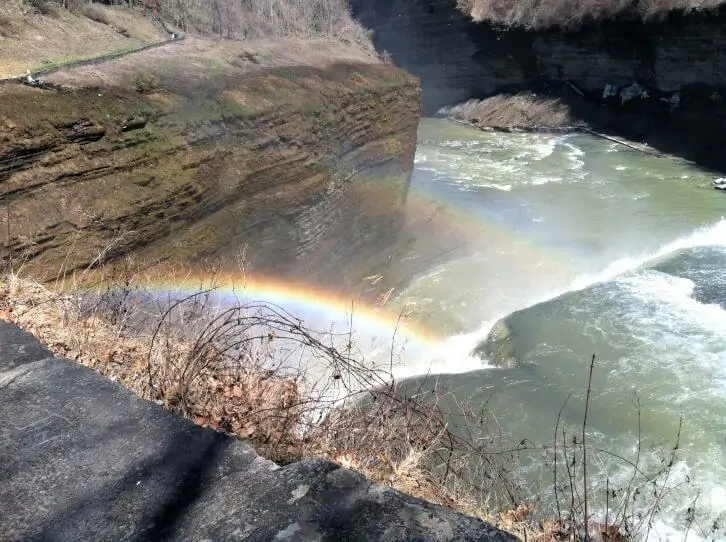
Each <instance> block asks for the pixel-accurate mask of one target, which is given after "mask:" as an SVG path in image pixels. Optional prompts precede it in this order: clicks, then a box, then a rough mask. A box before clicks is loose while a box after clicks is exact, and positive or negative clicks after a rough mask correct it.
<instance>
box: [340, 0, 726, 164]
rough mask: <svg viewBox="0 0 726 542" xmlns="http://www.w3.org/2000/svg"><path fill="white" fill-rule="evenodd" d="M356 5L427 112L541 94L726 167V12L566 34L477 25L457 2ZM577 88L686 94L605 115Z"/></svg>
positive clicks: (600, 25) (357, 1)
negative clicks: (417, 82) (416, 85)
mask: <svg viewBox="0 0 726 542" xmlns="http://www.w3.org/2000/svg"><path fill="white" fill-rule="evenodd" d="M353 5H354V8H355V9H354V11H355V14H356V16H357V17H358V18H359V19H360V20H361V21H362V22H363V24H365V25H366V26H367V27H368V28H370V29H371V30H373V31H374V40H375V43H376V47H377V48H378V49H379V50H380V51H387V52H388V53H389V54H390V55H391V57H392V59H393V61H394V62H395V63H396V64H397V65H399V66H401V67H403V68H404V69H407V70H409V71H411V72H412V73H414V74H415V75H417V76H419V77H420V78H421V81H422V86H423V106H424V112H425V113H426V114H433V113H435V112H436V111H437V110H438V109H439V108H440V107H442V106H445V105H450V104H453V103H457V102H461V101H463V100H466V99H468V98H472V97H473V98H483V97H486V96H490V95H492V94H496V93H501V92H508V93H513V92H517V91H522V90H527V91H535V92H538V93H541V94H544V95H552V96H557V97H560V98H562V99H565V100H566V101H568V102H569V103H571V104H572V105H573V107H574V109H575V111H576V112H577V113H578V114H580V115H581V116H583V117H584V118H585V120H587V121H591V123H592V124H593V126H594V127H595V128H598V129H602V130H609V131H612V132H616V133H621V134H622V135H625V136H628V137H633V138H638V139H646V140H648V142H649V143H650V144H652V145H654V146H661V147H662V148H663V150H665V151H669V152H676V153H680V154H683V155H684V156H686V157H687V158H690V159H694V160H696V161H699V162H703V163H704V164H706V165H713V166H718V167H722V166H723V165H725V164H723V162H724V159H723V158H720V155H721V154H722V153H721V151H720V144H718V142H719V141H720V140H721V130H720V125H721V124H722V122H723V121H724V120H726V10H724V9H721V10H714V11H708V12H706V11H703V12H696V13H691V14H688V15H684V14H678V13H672V14H670V15H669V16H667V17H665V18H661V19H659V20H653V21H650V22H642V21H641V20H639V19H636V18H634V17H632V18H629V17H628V15H627V14H622V15H620V16H619V18H615V19H607V20H602V21H598V22H593V23H590V24H588V25H586V26H584V27H581V28H579V29H578V30H577V31H569V32H564V31H562V30H559V29H557V28H553V29H549V30H546V31H527V30H524V29H521V28H510V29H505V28H502V27H499V26H497V25H493V24H490V23H475V22H473V21H471V20H470V19H469V18H468V17H467V16H466V15H464V14H462V13H460V12H459V11H457V9H456V1H455V0H413V1H403V0H393V1H387V2H384V1H381V0H354V2H353ZM568 82H572V83H574V85H576V86H577V87H579V88H580V89H582V90H583V91H584V92H585V93H586V94H589V95H590V96H591V97H594V98H596V99H597V98H599V97H602V94H603V90H604V88H605V85H608V84H611V85H618V86H620V87H623V86H627V85H631V84H632V83H634V82H638V83H639V84H641V85H644V86H646V87H649V88H651V89H654V90H655V91H656V92H657V93H662V94H663V95H665V96H667V95H668V94H671V93H676V92H678V93H679V99H680V102H679V104H678V107H676V108H671V107H670V105H669V104H667V103H666V102H665V101H659V100H655V104H656V107H653V103H652V102H653V100H651V103H649V104H648V107H643V108H640V109H639V108H638V106H637V105H636V104H635V103H632V104H629V106H627V107H624V108H620V107H617V108H612V107H611V108H609V109H608V110H607V111H602V110H599V109H597V108H591V107H584V106H583V104H581V103H579V102H580V101H581V96H579V95H578V94H576V93H575V92H572V91H571V90H570V89H571V87H568V85H567V83H568ZM659 104H660V105H659ZM684 136H686V137H684ZM691 136H693V137H692V138H691ZM688 138H691V139H693V141H690V142H689V141H684V139H688Z"/></svg>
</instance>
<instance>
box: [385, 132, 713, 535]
mask: <svg viewBox="0 0 726 542" xmlns="http://www.w3.org/2000/svg"><path fill="white" fill-rule="evenodd" d="M712 178H713V176H712V175H711V174H709V173H708V172H705V171H703V170H701V169H699V168H697V167H696V166H694V165H692V164H689V163H686V162H683V161H678V160H675V159H672V158H667V157H666V158H664V157H657V156H654V155H649V154H646V153H642V152H638V151H635V150H632V149H629V148H627V147H625V146H623V145H620V144H618V143H615V142H612V141H609V140H606V139H603V138H598V137H595V136H592V135H587V134H567V135H547V134H503V133H484V132H479V131H475V130H473V129H470V128H468V127H465V126H461V125H456V124H451V123H448V122H445V121H443V120H434V119H425V120H424V121H423V122H422V123H421V126H420V133H419V148H418V152H417V155H416V169H415V174H414V179H413V183H412V196H411V197H412V198H413V201H415V199H416V198H424V199H428V200H430V201H434V202H437V203H438V204H439V205H440V208H441V212H442V213H447V214H448V215H450V217H453V219H454V220H456V221H457V224H458V226H457V227H459V228H460V229H461V230H462V231H464V232H465V234H466V236H467V242H468V251H467V253H466V254H465V255H464V256H462V257H458V258H456V259H454V260H451V261H447V262H445V263H442V264H440V265H437V266H436V267H434V268H433V269H429V270H427V271H426V272H425V273H422V274H421V275H419V276H417V277H415V278H414V279H413V280H412V281H411V282H410V284H409V285H408V286H407V288H406V289H405V290H404V291H403V292H401V293H400V294H399V295H398V296H397V297H396V298H395V299H394V300H392V302H391V305H390V306H391V307H392V308H399V309H401V308H403V307H407V308H409V310H410V309H412V310H413V318H414V319H416V320H417V321H418V322H420V323H421V324H423V325H425V326H427V327H429V328H431V329H436V330H439V332H440V333H442V334H443V335H446V336H448V337H449V338H448V339H446V340H444V342H443V344H444V345H445V346H444V347H443V348H440V349H438V351H437V353H436V354H435V355H433V356H430V357H429V358H427V359H426V361H419V362H416V361H410V362H409V367H408V369H407V375H408V376H415V375H416V374H420V373H425V372H427V371H429V370H430V368H429V365H428V364H429V363H431V362H432V361H433V362H435V369H434V370H435V371H436V372H439V373H443V376H441V377H440V379H441V383H442V384H441V385H442V386H443V387H444V388H445V389H447V390H448V391H451V392H452V393H453V394H454V395H455V396H456V397H458V398H459V399H461V400H467V401H468V402H469V403H471V404H474V405H477V404H484V403H485V402H486V403H487V408H488V409H489V411H490V412H492V413H493V414H494V415H496V418H497V420H498V423H499V425H500V427H502V428H503V430H504V433H505V435H506V437H507V438H509V439H511V441H512V442H514V443H516V442H519V441H521V440H522V439H528V440H529V441H532V442H534V443H538V444H546V443H550V442H552V438H553V430H554V427H555V424H556V422H557V416H558V413H559V412H560V409H561V408H562V407H563V405H564V404H565V403H566V402H567V406H566V407H565V409H564V410H563V411H562V416H563V422H565V423H572V424H574V425H577V424H580V423H581V421H582V416H583V407H584V396H585V390H586V388H587V380H588V372H589V361H590V359H591V357H592V355H593V354H594V355H595V356H596V361H595V366H594V372H593V383H592V395H591V400H590V413H589V420H588V424H587V429H588V432H587V436H588V440H589V442H590V443H591V445H592V446H594V447H599V448H602V449H605V450H608V451H610V452H612V453H615V454H617V455H621V456H623V457H626V458H631V459H633V460H634V458H635V457H636V456H637V452H638V450H640V456H641V457H640V459H639V461H640V465H641V467H642V468H643V469H644V470H645V471H649V470H650V471H654V470H657V468H658V466H659V465H661V464H662V461H663V457H664V455H665V456H667V455H668V454H669V453H670V451H671V448H672V447H673V446H674V445H675V443H676V441H677V440H678V438H679V437H678V428H679V424H680V420H681V419H682V429H681V434H680V439H679V440H678V442H679V450H678V451H677V456H676V460H675V462H674V464H673V466H672V468H671V469H670V471H671V473H670V475H669V479H668V481H667V485H669V487H676V489H675V490H673V491H669V492H666V494H664V496H663V498H662V506H661V508H662V510H661V511H660V513H659V514H658V515H657V517H654V521H653V528H652V529H650V532H649V536H650V537H652V538H654V539H666V538H668V539H672V540H675V539H677V540H682V539H683V538H688V539H689V540H691V539H693V540H700V539H709V540H710V539H723V533H722V531H716V532H711V528H712V526H713V522H714V521H716V520H717V518H720V519H721V520H722V521H723V520H724V519H726V518H724V516H723V513H724V511H726V219H724V217H725V216H726V194H722V193H719V192H717V191H715V190H713V188H712V186H711V180H712ZM419 242H425V240H420V241H419ZM498 321H499V322H500V323H499V324H497V329H500V330H503V331H502V333H504V334H505V335H507V334H508V336H507V337H506V340H505V348H504V349H503V350H502V349H501V348H499V349H497V348H487V345H486V341H487V336H488V334H489V332H490V330H491V328H492V326H493V325H494V324H495V323H496V322H498ZM477 347H479V352H480V353H479V355H476V353H475V350H476V349H477ZM502 351H506V352H507V355H506V356H502V355H501V352H502ZM570 396H571V398H570V400H569V401H568V397H570ZM639 427H640V429H639ZM528 457H531V458H530V459H524V460H522V464H521V465H520V467H519V468H520V470H521V472H519V473H518V474H519V475H520V476H522V477H524V478H525V479H528V480H530V481H531V482H532V481H535V480H542V477H543V476H546V471H547V470H548V469H551V466H550V467H546V466H545V465H544V464H543V461H542V458H541V457H538V456H537V454H531V456H528ZM591 463H592V466H591V474H592V478H593V482H592V488H591V491H592V492H593V493H597V492H600V493H604V489H605V483H606V479H607V484H608V485H609V487H611V488H612V487H613V484H615V485H617V484H618V483H620V484H622V483H625V481H626V480H627V479H628V477H629V476H631V475H632V469H629V468H627V466H626V464H625V463H623V462H622V461H620V460H617V459H615V458H614V457H613V456H610V455H603V454H594V455H593V458H592V459H591ZM543 472H545V474H543ZM539 497H540V498H541V499H542V500H543V502H544V503H546V504H548V505H550V506H551V505H552V502H551V501H552V499H551V495H550V496H549V497H548V495H547V489H546V488H543V489H542V494H541V495H539ZM694 499H696V507H695V508H696V509H697V514H696V518H695V519H696V521H695V522H692V523H691V525H690V527H689V529H688V532H687V533H686V532H685V531H684V527H683V526H684V524H685V523H686V519H687V516H688V508H689V507H691V506H692V504H693V501H694Z"/></svg>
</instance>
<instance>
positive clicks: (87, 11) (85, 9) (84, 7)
mask: <svg viewBox="0 0 726 542" xmlns="http://www.w3.org/2000/svg"><path fill="white" fill-rule="evenodd" d="M73 12H74V13H77V14H78V15H82V16H83V17H86V18H88V19H91V20H92V21H96V22H97V23H101V24H106V25H107V24H110V22H109V20H108V15H107V14H106V12H105V11H104V10H103V8H101V7H99V6H97V5H96V4H93V3H89V4H86V3H83V4H80V5H79V6H78V7H76V8H75V9H73Z"/></svg>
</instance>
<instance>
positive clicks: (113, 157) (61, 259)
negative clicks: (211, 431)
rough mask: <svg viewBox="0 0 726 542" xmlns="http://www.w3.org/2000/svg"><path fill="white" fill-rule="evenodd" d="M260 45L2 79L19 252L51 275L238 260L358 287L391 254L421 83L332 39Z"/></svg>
mask: <svg viewBox="0 0 726 542" xmlns="http://www.w3.org/2000/svg"><path fill="white" fill-rule="evenodd" d="M255 47H256V46H255V44H254V43H245V44H241V43H226V44H223V43H219V44H214V43H212V42H205V41H201V40H186V42H185V43H183V44H182V45H176V46H174V47H171V46H170V47H169V48H168V49H165V48H162V49H155V50H151V51H146V52H143V53H138V54H135V55H132V56H129V57H125V58H122V59H117V60H113V61H110V62H106V63H104V64H102V65H100V66H94V65H90V66H82V67H76V68H70V69H66V70H62V71H59V72H57V73H56V74H54V75H52V76H49V77H48V81H46V83H52V84H53V85H54V88H47V89H40V88H31V87H28V86H24V85H18V84H6V85H2V86H0V198H1V200H0V201H2V203H3V205H2V209H3V210H2V213H1V214H2V217H1V220H2V222H3V223H2V225H1V226H0V230H1V231H2V243H3V248H4V252H3V258H4V259H5V261H6V262H8V261H11V260H12V262H13V263H14V265H15V266H16V267H17V266H19V265H23V267H24V269H25V271H26V272H28V273H32V274H34V275H38V276H42V277H45V278H50V277H54V276H55V275H56V273H57V272H58V270H59V269H61V268H65V269H83V268H85V267H86V266H88V265H90V264H92V263H93V262H94V260H95V259H96V258H97V257H98V256H99V254H103V260H104V261H109V260H111V259H113V258H116V257H119V256H121V255H124V254H128V253H134V254H137V255H139V256H140V257H142V258H144V259H145V260H148V261H150V262H161V263H163V264H164V265H175V264H184V265H186V264H194V263H198V262H201V261H210V260H211V261H214V262H217V263H219V262H221V263H222V265H231V266H236V265H238V264H239V262H238V260H239V259H240V258H242V259H244V264H245V266H246V267H247V270H249V271H253V272H264V273H273V274H275V275H288V276H289V275H295V276H298V277H304V278H305V279H306V280H308V281H313V282H325V283H326V284H327V285H329V286H330V285H333V284H335V285H340V286H349V285H350V284H354V283H355V282H356V281H358V279H359V278H360V276H361V275H362V274H364V273H365V272H366V271H367V269H368V268H369V267H371V266H375V265H376V264H377V263H379V260H381V259H385V258H386V255H385V249H386V248H387V247H389V246H390V245H391V243H392V241H393V240H394V239H395V237H396V234H397V232H398V229H399V227H400V225H401V221H402V214H401V210H402V207H403V204H404V202H405V198H406V194H407V191H408V185H409V182H410V176H411V172H412V167H413V155H414V152H415V145H416V129H417V125H418V118H419V87H418V82H417V80H416V79H415V78H413V77H411V76H409V75H408V74H407V73H405V72H403V71H401V70H400V69H397V68H395V67H393V66H391V65H385V64H381V63H380V62H378V61H377V60H375V59H372V58H370V57H366V56H364V55H363V54H362V53H358V52H356V51H352V50H347V49H345V48H344V47H342V46H339V45H333V44H331V43H330V42H321V43H315V42H312V43H310V42H308V43H301V42H298V43H293V44H284V43H283V44H281V45H279V49H275V50H270V49H269V47H268V46H265V45H259V46H258V47H257V49H256V48H255ZM290 48H292V50H294V51H296V52H295V53H294V54H293V53H286V52H285V51H287V50H291V49H290ZM295 55H297V56H295Z"/></svg>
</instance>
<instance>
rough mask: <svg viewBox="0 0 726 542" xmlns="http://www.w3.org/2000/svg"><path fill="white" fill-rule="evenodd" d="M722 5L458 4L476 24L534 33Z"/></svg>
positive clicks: (699, 0)
mask: <svg viewBox="0 0 726 542" xmlns="http://www.w3.org/2000/svg"><path fill="white" fill-rule="evenodd" d="M721 4H723V0H638V1H637V2H635V3H633V2H632V1H631V0H607V1H603V0H584V1H577V2H575V1H572V0H517V1H516V2H512V1H510V0H457V5H458V7H459V9H460V10H461V11H463V12H464V13H466V14H468V15H471V16H472V18H473V19H474V20H476V21H491V22H494V23H500V24H503V25H506V26H522V27H525V28H530V29H536V30H539V29H544V28H549V27H560V28H567V29H575V28H577V27H579V26H581V25H582V24H584V23H587V22H591V21H597V20H600V19H605V18H608V17H612V16H614V15H618V14H622V13H626V12H627V13H631V14H633V15H635V16H638V17H641V18H642V19H644V20H650V19H653V18H657V17H660V16H663V15H665V14H666V13H668V12H670V11H682V12H686V13H689V12H693V11H698V10H704V9H713V8H716V7H718V6H720V5H721Z"/></svg>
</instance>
